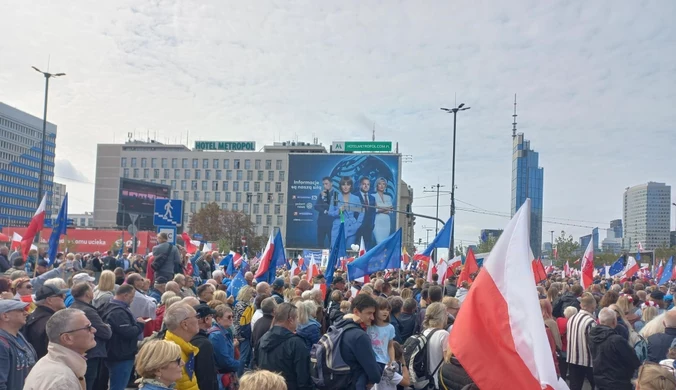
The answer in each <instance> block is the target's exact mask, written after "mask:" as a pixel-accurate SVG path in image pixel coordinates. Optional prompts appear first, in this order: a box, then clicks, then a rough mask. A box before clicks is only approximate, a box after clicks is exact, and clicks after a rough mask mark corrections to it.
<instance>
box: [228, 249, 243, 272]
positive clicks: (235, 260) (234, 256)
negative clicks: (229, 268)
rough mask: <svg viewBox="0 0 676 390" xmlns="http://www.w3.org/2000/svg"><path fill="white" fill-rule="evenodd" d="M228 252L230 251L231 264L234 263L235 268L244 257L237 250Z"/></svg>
mask: <svg viewBox="0 0 676 390" xmlns="http://www.w3.org/2000/svg"><path fill="white" fill-rule="evenodd" d="M230 252H231V253H232V262H233V263H232V265H234V266H235V268H239V265H240V264H242V259H244V257H242V255H240V254H239V253H237V252H232V251H230Z"/></svg>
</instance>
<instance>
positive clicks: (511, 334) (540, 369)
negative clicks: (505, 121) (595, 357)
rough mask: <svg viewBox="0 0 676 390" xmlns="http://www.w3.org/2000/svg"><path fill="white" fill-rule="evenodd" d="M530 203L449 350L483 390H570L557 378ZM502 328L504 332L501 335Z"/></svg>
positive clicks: (474, 294) (492, 260)
mask: <svg viewBox="0 0 676 390" xmlns="http://www.w3.org/2000/svg"><path fill="white" fill-rule="evenodd" d="M529 221H530V199H526V202H524V204H523V205H522V206H521V208H520V209H519V211H518V212H517V213H516V214H514V217H513V218H512V220H511V221H510V222H509V224H508V225H507V228H506V229H505V231H504V233H502V235H501V236H500V238H498V241H497V242H496V244H495V246H494V247H493V250H492V251H491V253H490V254H489V255H488V258H487V259H486V260H485V261H484V270H483V271H482V272H481V273H479V275H478V276H477V277H476V280H475V281H474V284H473V286H472V288H471V289H470V290H469V293H468V294H467V297H466V298H465V301H464V302H463V304H462V308H461V310H460V311H461V313H462V314H460V315H458V316H457V318H456V319H455V323H454V324H453V332H451V335H450V336H449V338H448V340H449V347H450V350H451V351H453V354H454V355H456V356H457V357H458V360H459V361H461V362H462V366H463V368H464V369H465V370H466V371H467V373H468V374H469V376H470V377H471V378H472V380H473V381H474V383H475V384H476V385H477V386H478V387H479V388H481V389H503V388H505V384H507V383H508V384H509V385H508V386H507V387H509V388H510V389H524V390H535V389H538V390H539V389H550V390H552V389H555V390H562V389H568V386H567V385H566V384H565V381H563V380H562V379H559V378H558V377H557V375H556V368H555V367H554V361H553V360H552V352H551V349H550V346H549V342H548V340H547V333H546V332H545V327H544V326H542V313H541V311H540V303H539V302H538V298H537V294H533V291H534V290H535V283H534V282H533V277H532V276H531V275H532V272H531V262H532V260H533V259H532V257H531V256H530V252H531V251H530V239H529V236H530V230H529V225H530V223H529ZM496 329H499V331H496ZM492 361H496V362H500V364H487V362H492Z"/></svg>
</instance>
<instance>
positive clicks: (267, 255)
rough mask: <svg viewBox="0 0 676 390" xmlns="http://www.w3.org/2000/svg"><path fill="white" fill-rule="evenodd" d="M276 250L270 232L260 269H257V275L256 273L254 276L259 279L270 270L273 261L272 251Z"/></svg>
mask: <svg viewBox="0 0 676 390" xmlns="http://www.w3.org/2000/svg"><path fill="white" fill-rule="evenodd" d="M274 251H275V243H274V241H273V239H272V233H270V237H269V238H268V243H267V245H265V250H264V251H263V254H262V255H261V260H260V264H259V265H258V270H257V271H256V275H254V278H256V279H258V278H260V277H261V276H263V275H265V273H266V272H268V270H269V269H270V262H271V261H272V253H273V252H274Z"/></svg>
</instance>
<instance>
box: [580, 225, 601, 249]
mask: <svg viewBox="0 0 676 390" xmlns="http://www.w3.org/2000/svg"><path fill="white" fill-rule="evenodd" d="M589 241H593V244H592V247H593V248H594V251H597V250H598V248H599V228H594V229H592V234H587V235H586V236H582V237H580V249H581V250H583V251H584V250H586V249H587V246H588V245H589Z"/></svg>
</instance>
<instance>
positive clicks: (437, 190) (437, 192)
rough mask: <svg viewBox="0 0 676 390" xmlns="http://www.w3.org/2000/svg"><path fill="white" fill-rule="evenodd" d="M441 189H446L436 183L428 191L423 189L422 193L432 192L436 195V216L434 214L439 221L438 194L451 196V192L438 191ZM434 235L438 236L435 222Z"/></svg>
mask: <svg viewBox="0 0 676 390" xmlns="http://www.w3.org/2000/svg"><path fill="white" fill-rule="evenodd" d="M442 187H446V186H444V185H441V184H439V183H437V184H434V185H432V189H429V190H428V189H427V188H425V187H423V192H432V193H434V192H436V194H437V214H436V215H437V219H439V194H452V192H451V191H440V189H441V188H442ZM435 188H436V189H435ZM434 234H439V222H437V223H436V225H435V230H434Z"/></svg>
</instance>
